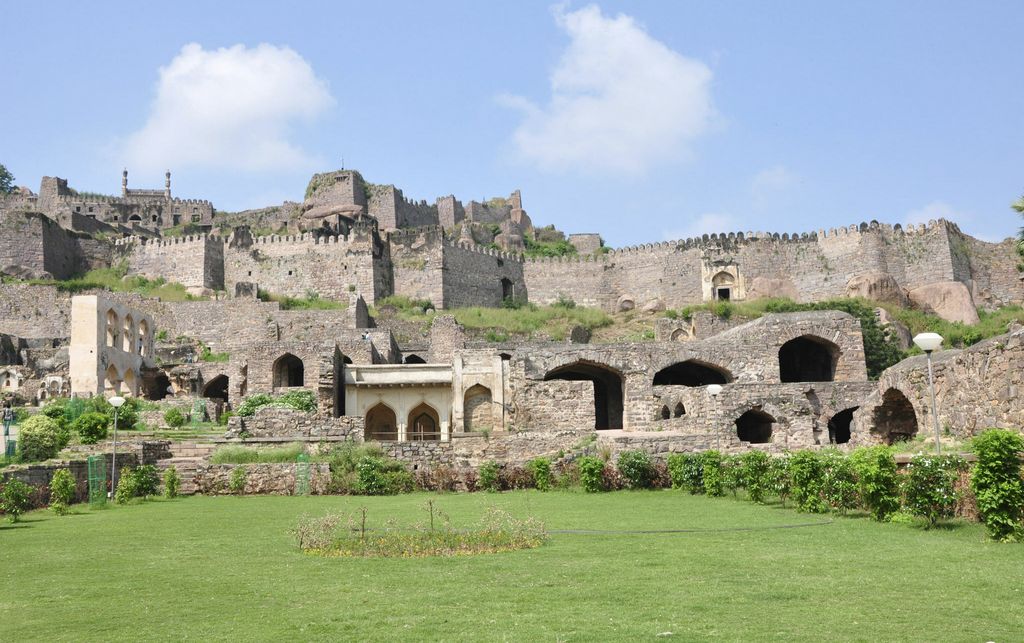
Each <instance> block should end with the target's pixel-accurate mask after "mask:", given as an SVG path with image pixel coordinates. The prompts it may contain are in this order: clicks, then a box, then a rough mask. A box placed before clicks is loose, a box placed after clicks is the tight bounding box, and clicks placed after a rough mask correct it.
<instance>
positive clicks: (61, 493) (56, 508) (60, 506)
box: [50, 469, 75, 516]
mask: <svg viewBox="0 0 1024 643" xmlns="http://www.w3.org/2000/svg"><path fill="white" fill-rule="evenodd" d="M74 499H75V479H74V478H73V477H72V476H71V472H70V471H68V470H67V469H58V470H57V471H55V472H54V474H53V478H51V479H50V509H53V512H54V513H55V514H57V515H58V516H63V515H65V514H66V513H67V512H68V508H69V507H70V506H71V503H72V501H74Z"/></svg>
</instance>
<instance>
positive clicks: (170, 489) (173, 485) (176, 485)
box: [164, 464, 181, 498]
mask: <svg viewBox="0 0 1024 643" xmlns="http://www.w3.org/2000/svg"><path fill="white" fill-rule="evenodd" d="M180 490H181V476H179V475H178V469H177V468H176V467H175V466H174V465H173V464H172V465H171V466H169V467H167V470H166V471H164V498H177V497H178V492H179V491H180Z"/></svg>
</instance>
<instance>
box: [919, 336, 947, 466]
mask: <svg viewBox="0 0 1024 643" xmlns="http://www.w3.org/2000/svg"><path fill="white" fill-rule="evenodd" d="M914 343H915V344H917V347H918V348H920V349H921V350H923V351H924V354H925V355H927V356H928V391H929V393H930V394H931V397H932V417H933V418H935V453H936V454H937V455H942V445H941V443H940V442H939V411H938V407H937V406H936V404H935V381H934V380H933V378H932V351H934V350H936V349H938V348H939V347H940V346H942V335H939V334H938V333H920V334H918V335H915V336H914Z"/></svg>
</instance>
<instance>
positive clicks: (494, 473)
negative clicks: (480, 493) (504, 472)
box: [477, 460, 501, 493]
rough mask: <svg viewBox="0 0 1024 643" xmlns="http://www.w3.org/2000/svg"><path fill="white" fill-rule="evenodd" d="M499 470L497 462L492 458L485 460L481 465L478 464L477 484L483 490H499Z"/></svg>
mask: <svg viewBox="0 0 1024 643" xmlns="http://www.w3.org/2000/svg"><path fill="white" fill-rule="evenodd" d="M500 471H501V469H500V467H499V466H498V463H497V462H495V461H494V460H488V461H487V462H485V463H483V464H482V465H480V473H479V479H478V481H477V486H478V487H479V488H481V489H483V490H484V491H490V492H492V493H493V492H495V491H500V490H501V482H500V477H499V473H500Z"/></svg>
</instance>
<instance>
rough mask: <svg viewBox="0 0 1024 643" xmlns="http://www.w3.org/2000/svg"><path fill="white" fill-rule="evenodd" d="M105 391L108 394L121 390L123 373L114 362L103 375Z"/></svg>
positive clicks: (114, 393)
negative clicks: (119, 371)
mask: <svg viewBox="0 0 1024 643" xmlns="http://www.w3.org/2000/svg"><path fill="white" fill-rule="evenodd" d="M103 392H104V393H106V394H107V395H108V396H110V395H116V394H118V393H120V392H121V375H120V374H119V373H118V372H117V368H115V367H114V365H113V364H111V365H110V366H108V367H107V372H106V373H105V374H104V376H103Z"/></svg>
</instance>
